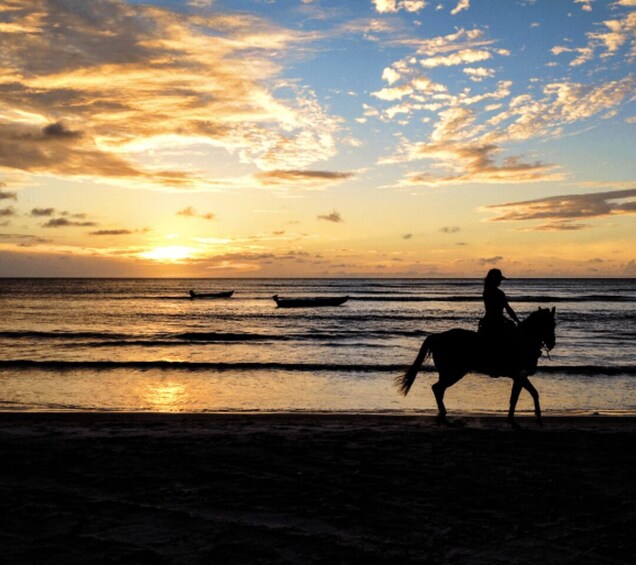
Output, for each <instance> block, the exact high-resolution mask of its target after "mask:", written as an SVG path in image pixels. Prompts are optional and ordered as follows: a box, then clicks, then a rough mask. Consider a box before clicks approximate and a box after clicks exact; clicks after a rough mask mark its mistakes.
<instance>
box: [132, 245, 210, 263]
mask: <svg viewBox="0 0 636 565" xmlns="http://www.w3.org/2000/svg"><path fill="white" fill-rule="evenodd" d="M197 254H199V250H197V249H195V248H194V247H185V246H182V245H168V246H166V247H154V248H153V249H151V250H149V251H143V252H141V253H139V257H142V258H144V259H152V260H154V261H161V262H166V263H177V262H180V261H184V260H186V259H192V258H194V257H195V256H196V255H197Z"/></svg>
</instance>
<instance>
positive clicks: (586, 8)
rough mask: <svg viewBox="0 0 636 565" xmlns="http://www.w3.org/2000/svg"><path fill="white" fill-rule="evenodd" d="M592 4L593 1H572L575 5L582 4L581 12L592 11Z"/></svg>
mask: <svg viewBox="0 0 636 565" xmlns="http://www.w3.org/2000/svg"><path fill="white" fill-rule="evenodd" d="M592 2H593V0H574V3H575V4H582V6H581V10H583V11H584V12H591V11H592Z"/></svg>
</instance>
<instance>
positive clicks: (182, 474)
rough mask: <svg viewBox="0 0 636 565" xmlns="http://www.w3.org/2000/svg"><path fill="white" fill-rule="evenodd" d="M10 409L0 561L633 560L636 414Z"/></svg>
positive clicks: (4, 431) (3, 424)
mask: <svg viewBox="0 0 636 565" xmlns="http://www.w3.org/2000/svg"><path fill="white" fill-rule="evenodd" d="M521 422H522V423H523V424H524V425H525V426H526V428H527V429H526V430H525V431H522V432H514V431H512V430H509V429H508V428H507V427H506V425H505V423H504V421H503V419H502V418H490V417H489V418H476V417H466V418H464V423H465V426H464V427H463V428H452V429H448V428H437V427H435V426H434V425H433V423H432V419H431V418H430V417H427V416H426V417H414V416H370V415H346V416H343V415H295V414H291V415H178V416H170V415H156V414H155V415H151V414H146V415H140V414H8V413H0V452H1V458H2V459H1V461H2V464H1V466H0V469H1V470H0V490H1V492H0V497H1V498H0V500H1V501H2V502H1V508H0V560H1V561H0V562H1V563H3V564H13V563H20V564H22V563H47V564H57V563H65V564H70V563H73V564H82V565H83V564H91V563H113V564H115V563H117V564H120V563H122V564H134V563H153V564H154V563H178V564H187V563H206V564H208V563H250V564H251V563H356V564H357V563H374V562H383V563H409V562H416V563H440V564H441V563H444V564H446V563H449V564H453V563H462V564H463V563H466V564H478V563H479V564H481V563H483V564H488V565H494V564H508V563H527V564H532V565H543V564H566V563H571V564H576V565H580V564H586V563H594V564H608V563H624V564H630V565H631V564H633V563H635V561H634V560H635V559H636V557H635V556H636V544H635V543H634V538H635V537H636V528H635V526H636V521H635V518H636V508H635V504H634V502H635V496H634V495H635V477H636V449H635V447H636V442H635V441H634V439H635V438H636V418H629V417H620V418H619V417H570V418H547V419H546V423H545V424H546V425H545V428H543V429H538V428H536V426H535V424H534V423H533V422H532V421H531V420H523V419H522V420H521Z"/></svg>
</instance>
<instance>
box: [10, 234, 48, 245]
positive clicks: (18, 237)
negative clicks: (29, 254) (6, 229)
mask: <svg viewBox="0 0 636 565" xmlns="http://www.w3.org/2000/svg"><path fill="white" fill-rule="evenodd" d="M0 241H5V242H13V241H17V242H18V245H19V246H20V247H28V246H31V245H35V244H37V243H50V241H51V240H50V239H44V238H42V237H38V236H35V235H31V234H23V233H0Z"/></svg>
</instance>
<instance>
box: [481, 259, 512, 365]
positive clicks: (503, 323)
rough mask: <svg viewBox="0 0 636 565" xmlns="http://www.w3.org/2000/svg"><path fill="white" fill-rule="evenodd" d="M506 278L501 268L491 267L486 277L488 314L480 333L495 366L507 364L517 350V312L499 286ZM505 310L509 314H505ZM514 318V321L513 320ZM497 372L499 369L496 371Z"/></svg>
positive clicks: (485, 304) (485, 302)
mask: <svg viewBox="0 0 636 565" xmlns="http://www.w3.org/2000/svg"><path fill="white" fill-rule="evenodd" d="M503 280H506V277H504V276H503V274H502V272H501V271H500V270H499V269H490V271H488V274H487V275H486V278H485V279H484V293H483V297H484V306H485V308H486V315H485V316H484V317H483V318H482V319H481V320H480V321H479V333H480V334H481V335H483V336H484V337H486V339H487V341H486V343H487V345H486V352H488V357H490V359H491V360H494V362H495V366H499V365H501V364H504V365H505V364H507V363H506V359H507V358H508V357H510V355H511V354H512V355H513V358H514V357H515V356H516V355H514V354H513V350H517V347H518V344H517V332H516V329H517V328H516V324H518V323H519V318H518V317H517V314H516V313H515V311H514V310H513V309H512V307H511V306H510V304H508V299H507V298H506V295H505V293H504V292H503V290H501V289H500V288H499V285H500V284H501V281H503ZM504 310H505V311H506V312H507V314H508V316H510V318H512V320H511V319H510V318H507V317H506V316H504ZM513 320H514V322H513ZM493 368H494V367H493ZM495 372H497V371H495Z"/></svg>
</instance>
